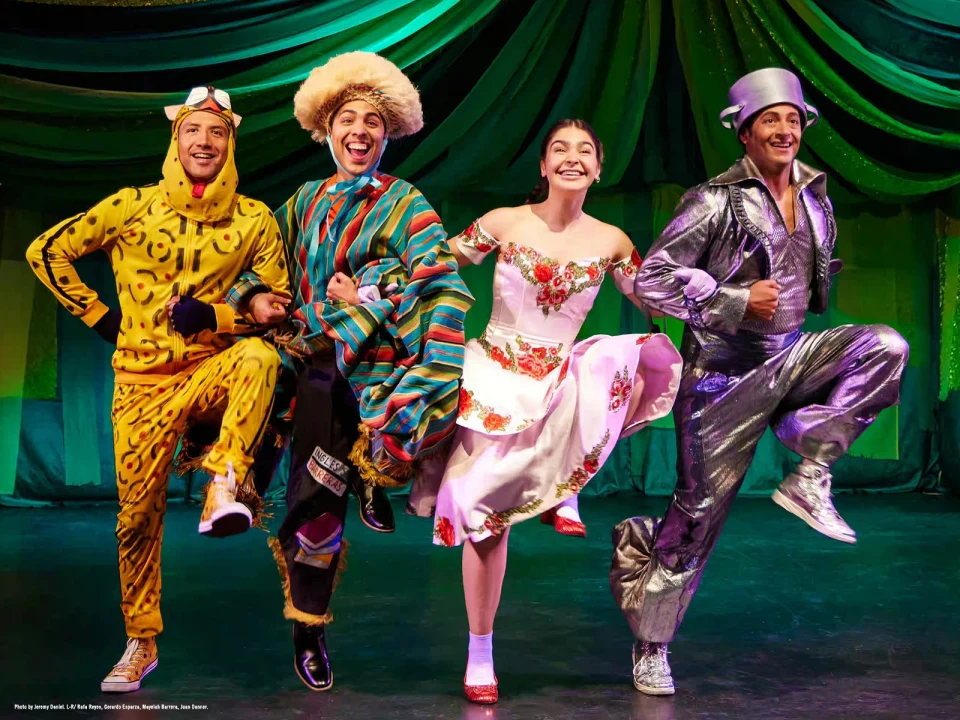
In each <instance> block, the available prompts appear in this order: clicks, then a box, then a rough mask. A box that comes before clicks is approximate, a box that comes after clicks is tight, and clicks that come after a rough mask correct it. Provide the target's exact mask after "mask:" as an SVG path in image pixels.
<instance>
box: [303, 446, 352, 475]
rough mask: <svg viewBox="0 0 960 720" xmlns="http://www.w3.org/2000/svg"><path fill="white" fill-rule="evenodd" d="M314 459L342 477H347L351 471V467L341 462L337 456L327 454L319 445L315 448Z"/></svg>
mask: <svg viewBox="0 0 960 720" xmlns="http://www.w3.org/2000/svg"><path fill="white" fill-rule="evenodd" d="M312 459H313V460H314V461H315V462H317V463H319V464H320V465H322V466H323V467H325V468H326V469H327V470H329V471H330V472H332V473H333V474H334V475H338V476H339V477H340V478H341V479H344V478H346V477H347V473H349V472H350V468H349V467H348V466H347V465H345V464H344V463H342V462H340V461H339V460H337V459H336V458H335V457H331V456H330V455H327V453H325V452H324V451H323V450H321V449H320V448H319V447H315V448H314V449H313V456H312Z"/></svg>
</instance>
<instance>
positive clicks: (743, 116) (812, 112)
mask: <svg viewBox="0 0 960 720" xmlns="http://www.w3.org/2000/svg"><path fill="white" fill-rule="evenodd" d="M729 101H730V107H728V108H727V109H726V110H724V111H723V112H722V113H720V122H721V123H722V124H723V126H724V127H727V128H732V129H734V130H736V131H737V132H740V127H741V126H742V125H743V123H744V122H746V120H747V119H748V118H749V117H751V116H752V115H754V114H755V113H757V112H759V111H761V110H763V109H764V108H768V107H770V106H771V105H782V104H784V103H785V104H788V105H793V106H794V107H796V108H797V110H799V111H800V124H801V126H802V127H803V128H804V129H806V128H808V127H813V126H814V125H816V124H817V120H819V119H820V113H819V112H817V109H816V108H815V107H813V105H808V104H807V103H806V102H804V100H803V89H802V88H801V87H800V79H799V78H798V77H797V76H796V75H794V74H793V73H792V72H790V71H789V70H784V69H783V68H764V69H763V70H756V71H754V72H752V73H748V74H747V75H744V76H743V77H742V78H740V79H739V80H737V81H736V82H735V83H734V84H733V87H731V88H730V94H729Z"/></svg>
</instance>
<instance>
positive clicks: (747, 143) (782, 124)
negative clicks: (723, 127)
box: [740, 105, 803, 172]
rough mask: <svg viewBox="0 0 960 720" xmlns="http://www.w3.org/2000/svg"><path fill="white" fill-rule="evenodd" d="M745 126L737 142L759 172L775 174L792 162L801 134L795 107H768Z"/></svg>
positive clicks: (798, 114) (801, 129)
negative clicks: (741, 145) (741, 144)
mask: <svg viewBox="0 0 960 720" xmlns="http://www.w3.org/2000/svg"><path fill="white" fill-rule="evenodd" d="M749 125H750V127H749V128H748V127H747V126H746V125H744V129H742V130H741V131H740V142H742V143H743V146H744V148H745V149H746V151H747V155H748V156H749V157H750V159H751V160H753V162H754V163H755V164H756V166H757V167H758V168H759V169H760V170H766V171H770V172H777V171H779V170H782V169H783V168H784V166H786V165H790V164H791V163H793V159H794V158H795V157H796V156H797V152H798V151H799V150H800V137H801V136H802V135H803V127H802V125H801V122H800V111H799V110H797V108H795V107H794V106H793V105H774V106H773V107H768V108H766V109H764V110H761V111H760V112H759V113H758V114H757V116H756V118H754V119H753V121H752V122H750V123H749Z"/></svg>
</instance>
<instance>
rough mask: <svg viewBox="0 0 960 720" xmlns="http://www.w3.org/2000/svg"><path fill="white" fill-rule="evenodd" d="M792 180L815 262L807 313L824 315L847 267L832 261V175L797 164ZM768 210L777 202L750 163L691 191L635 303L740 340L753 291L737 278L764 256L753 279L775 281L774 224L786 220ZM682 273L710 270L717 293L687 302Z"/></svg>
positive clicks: (640, 281) (647, 265)
mask: <svg viewBox="0 0 960 720" xmlns="http://www.w3.org/2000/svg"><path fill="white" fill-rule="evenodd" d="M793 182H794V185H795V186H796V188H797V190H798V192H799V199H800V201H801V203H802V204H803V207H804V209H805V211H806V214H807V218H808V220H809V223H810V230H811V233H812V238H813V244H814V257H815V258H816V267H815V268H814V272H813V280H812V287H811V295H810V307H809V309H810V310H811V311H812V312H815V313H822V312H824V311H825V310H826V309H827V304H828V300H829V296H830V275H831V273H835V272H837V271H839V266H840V265H841V264H842V263H840V261H839V260H835V261H833V262H831V261H830V256H831V254H832V253H833V244H834V241H835V239H836V236H837V226H836V222H835V221H834V217H833V207H832V206H831V204H830V201H829V200H828V199H827V177H826V175H825V174H824V173H822V172H820V171H818V170H814V169H813V168H811V167H809V166H808V165H804V164H803V163H801V162H799V161H797V160H794V163H793ZM768 207H776V203H775V201H774V200H773V197H772V195H771V194H770V191H769V190H767V187H766V186H765V185H764V183H763V181H762V180H761V178H760V172H759V171H758V170H757V166H756V165H755V164H754V163H753V161H752V160H750V158H748V157H743V158H741V159H740V160H738V161H737V162H736V163H735V164H734V165H733V167H731V168H730V169H729V170H727V171H726V172H725V173H723V174H721V175H718V176H717V177H715V178H713V179H712V180H710V181H708V182H706V183H704V184H702V185H698V186H697V187H695V188H693V189H691V190H689V191H688V192H687V193H686V194H685V195H684V196H683V198H682V199H681V200H680V204H679V205H678V206H677V210H676V212H675V214H674V218H673V220H672V221H671V222H670V224H669V225H667V227H666V228H664V230H663V232H662V233H661V234H660V237H659V238H657V240H656V242H655V243H654V244H653V246H652V247H651V248H650V251H649V252H648V253H647V257H646V259H645V260H644V262H643V266H642V267H641V269H640V271H639V272H638V273H637V279H636V281H635V284H634V291H635V293H636V295H637V297H638V298H640V300H642V301H643V302H644V303H645V304H646V305H649V306H650V307H652V308H654V309H656V310H660V311H661V312H664V313H666V314H668V315H672V316H673V317H676V318H679V319H680V320H683V321H685V322H687V323H688V325H689V326H690V328H691V329H692V330H693V331H694V334H696V331H697V330H698V329H703V330H708V331H714V332H719V333H725V334H729V335H733V334H736V332H737V330H738V329H739V326H740V323H741V322H742V320H743V316H744V313H745V312H746V309H747V300H748V299H749V297H750V288H749V286H745V285H744V283H743V282H742V279H740V281H739V282H738V278H737V274H738V271H739V270H740V268H741V266H742V265H743V264H744V260H745V259H746V258H750V257H752V256H754V255H755V254H756V253H762V257H761V258H760V260H761V261H760V262H759V263H756V264H757V265H759V267H760V268H761V269H762V270H761V272H762V275H763V277H759V278H756V279H755V280H763V279H767V278H769V277H770V258H772V257H774V254H773V249H772V246H771V239H770V238H771V235H772V234H773V223H774V222H782V221H781V220H780V219H779V217H778V215H777V213H774V214H773V216H771V214H770V213H768V212H767V208H768ZM798 209H799V206H798ZM754 259H755V260H756V259H757V258H754ZM751 264H754V263H751ZM678 268H699V269H701V270H705V271H706V272H708V273H709V274H710V275H711V276H712V277H713V278H714V279H716V280H717V282H719V283H720V286H719V288H718V289H717V292H715V293H714V294H713V295H712V296H711V297H710V298H709V299H707V300H705V301H704V302H702V303H694V302H693V301H691V300H687V299H686V298H685V297H684V295H683V289H684V284H683V283H681V282H680V281H678V280H676V279H674V278H673V275H672V273H673V271H675V270H677V269H678ZM750 284H752V281H751V283H750Z"/></svg>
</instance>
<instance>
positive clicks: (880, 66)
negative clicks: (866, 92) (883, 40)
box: [787, 0, 960, 110]
mask: <svg viewBox="0 0 960 720" xmlns="http://www.w3.org/2000/svg"><path fill="white" fill-rule="evenodd" d="M787 2H788V3H789V4H790V7H791V8H793V10H794V12H796V13H797V15H799V16H800V17H801V18H802V19H803V20H804V22H806V23H807V25H808V26H809V27H810V29H812V30H813V31H814V32H815V33H816V34H817V36H818V37H819V38H820V39H821V40H823V42H825V43H826V44H827V45H829V46H830V48H832V49H833V50H835V51H836V52H837V53H839V54H840V55H841V56H842V57H843V59H844V60H846V61H847V62H849V63H850V64H851V65H853V66H854V67H856V68H858V69H860V70H862V71H863V72H865V73H866V74H867V75H869V76H870V77H871V78H873V79H874V80H876V81H877V82H879V83H882V84H883V85H884V86H886V87H888V88H890V89H892V90H895V91H896V92H898V93H900V94H901V95H904V96H906V97H908V98H910V99H912V100H918V101H920V102H925V103H928V104H930V105H938V106H940V107H945V108H952V109H955V110H956V109H960V90H954V89H953V88H949V87H944V86H943V85H940V84H939V83H936V82H933V81H932V80H928V79H927V78H925V77H921V76H920V75H917V74H915V73H912V72H908V71H906V70H903V69H902V68H900V67H898V66H897V65H896V64H894V63H893V62H891V61H890V60H887V59H886V58H884V57H880V56H879V55H876V54H874V53H872V52H870V51H869V50H867V49H866V48H864V46H863V45H861V44H860V42H859V41H858V40H857V39H856V38H854V37H853V36H852V35H850V34H849V33H848V32H846V31H845V30H843V29H842V28H841V27H840V26H839V25H837V23H835V22H834V21H833V20H832V19H831V18H830V16H829V15H828V14H827V13H825V12H824V11H823V10H821V9H820V8H819V7H818V6H817V4H816V3H815V2H813V1H812V0H787ZM958 42H960V39H958Z"/></svg>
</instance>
